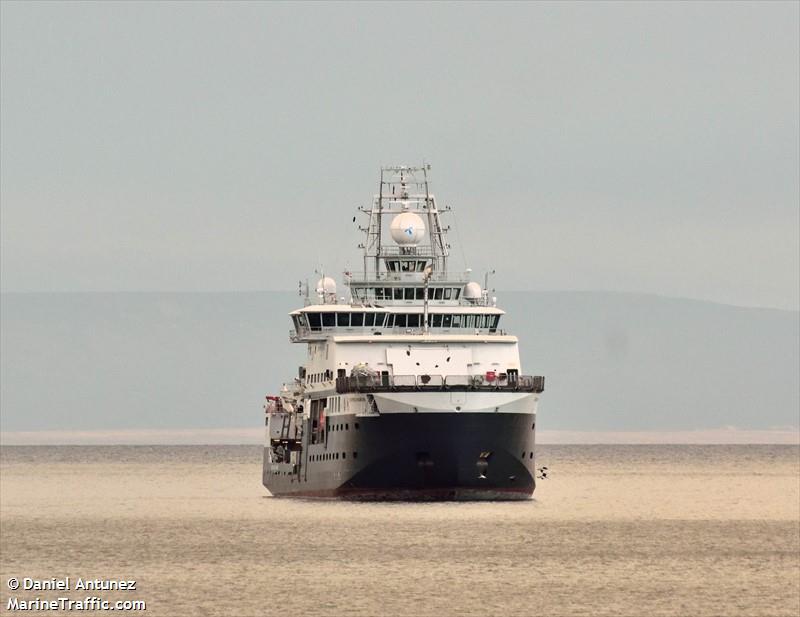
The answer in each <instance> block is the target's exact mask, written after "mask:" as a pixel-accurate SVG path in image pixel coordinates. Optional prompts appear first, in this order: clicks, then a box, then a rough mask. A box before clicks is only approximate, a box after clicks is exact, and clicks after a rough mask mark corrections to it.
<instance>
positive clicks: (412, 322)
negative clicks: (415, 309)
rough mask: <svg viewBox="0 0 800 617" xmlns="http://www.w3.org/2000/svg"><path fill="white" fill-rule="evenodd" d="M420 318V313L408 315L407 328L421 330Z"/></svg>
mask: <svg viewBox="0 0 800 617" xmlns="http://www.w3.org/2000/svg"><path fill="white" fill-rule="evenodd" d="M420 317H421V315H420V314H419V313H415V314H413V315H408V317H407V323H406V326H407V327H408V328H419V322H420Z"/></svg>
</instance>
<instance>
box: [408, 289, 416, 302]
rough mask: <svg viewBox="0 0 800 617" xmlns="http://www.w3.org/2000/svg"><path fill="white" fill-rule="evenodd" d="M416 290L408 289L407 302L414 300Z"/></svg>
mask: <svg viewBox="0 0 800 617" xmlns="http://www.w3.org/2000/svg"><path fill="white" fill-rule="evenodd" d="M415 292H416V290H415V289H414V288H413V287H406V300H413V299H414V297H415V295H416V294H415Z"/></svg>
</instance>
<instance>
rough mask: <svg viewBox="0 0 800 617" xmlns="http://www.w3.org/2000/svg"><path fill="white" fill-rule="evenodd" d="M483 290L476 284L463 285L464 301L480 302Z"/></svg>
mask: <svg viewBox="0 0 800 617" xmlns="http://www.w3.org/2000/svg"><path fill="white" fill-rule="evenodd" d="M482 294H483V290H481V286H480V285H478V283H475V282H474V281H473V282H470V283H467V284H466V285H464V299H466V300H480V299H481V295H482Z"/></svg>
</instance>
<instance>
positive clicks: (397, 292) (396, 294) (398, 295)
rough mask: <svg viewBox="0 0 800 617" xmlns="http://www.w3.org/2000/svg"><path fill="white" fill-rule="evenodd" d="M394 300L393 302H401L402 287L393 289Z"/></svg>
mask: <svg viewBox="0 0 800 617" xmlns="http://www.w3.org/2000/svg"><path fill="white" fill-rule="evenodd" d="M394 299H395V300H402V299H403V288H402V287H395V288H394Z"/></svg>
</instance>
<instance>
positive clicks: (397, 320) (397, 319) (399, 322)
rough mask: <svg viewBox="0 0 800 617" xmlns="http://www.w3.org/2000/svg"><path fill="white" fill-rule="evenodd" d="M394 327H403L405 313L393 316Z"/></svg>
mask: <svg viewBox="0 0 800 617" xmlns="http://www.w3.org/2000/svg"><path fill="white" fill-rule="evenodd" d="M394 327H395V328H405V327H406V315H395V316H394Z"/></svg>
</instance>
